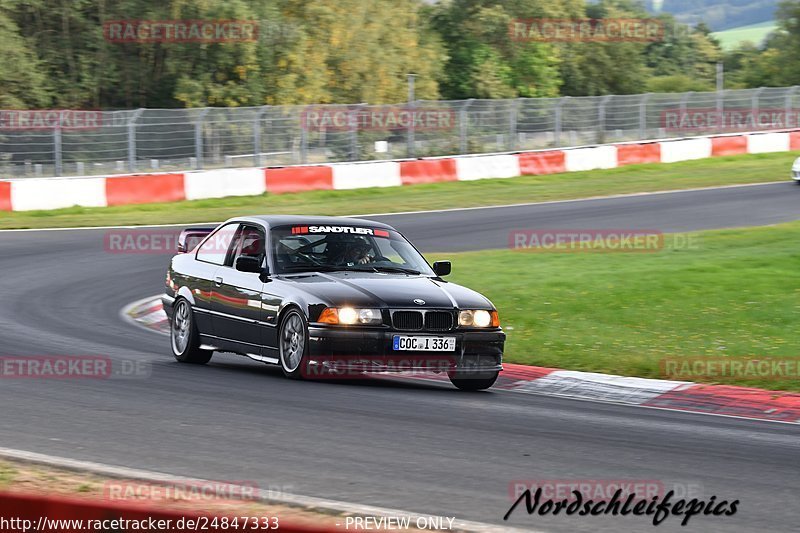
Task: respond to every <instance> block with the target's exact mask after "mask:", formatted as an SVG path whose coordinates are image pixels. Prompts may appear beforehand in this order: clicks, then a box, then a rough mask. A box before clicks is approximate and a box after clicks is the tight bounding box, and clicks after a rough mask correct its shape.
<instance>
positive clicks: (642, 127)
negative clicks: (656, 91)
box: [639, 93, 653, 141]
mask: <svg viewBox="0 0 800 533" xmlns="http://www.w3.org/2000/svg"><path fill="white" fill-rule="evenodd" d="M652 95H653V93H646V94H644V95H643V96H642V100H641V101H640V102H639V140H640V141H643V140H645V139H646V138H647V101H648V100H649V99H650V97H651V96H652Z"/></svg>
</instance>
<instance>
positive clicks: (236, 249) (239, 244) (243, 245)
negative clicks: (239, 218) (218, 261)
mask: <svg viewBox="0 0 800 533" xmlns="http://www.w3.org/2000/svg"><path fill="white" fill-rule="evenodd" d="M231 249H232V250H233V253H232V254H231V256H230V261H229V262H228V263H226V264H227V265H228V266H234V265H235V264H236V260H237V259H238V258H240V257H242V256H248V257H256V258H258V259H259V261H263V260H264V252H265V250H264V231H263V230H261V229H259V228H257V227H255V226H247V225H242V227H241V229H240V230H239V231H238V232H237V233H236V238H235V239H234V241H233V245H232V246H231Z"/></svg>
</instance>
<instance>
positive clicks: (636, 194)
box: [0, 180, 788, 234]
mask: <svg viewBox="0 0 800 533" xmlns="http://www.w3.org/2000/svg"><path fill="white" fill-rule="evenodd" d="M778 183H788V182H787V180H781V181H765V182H761V183H742V184H737V185H718V186H714V187H697V188H693V189H672V190H663V191H652V192H634V193H625V194H612V195H608V196H589V197H586V198H573V199H571V200H570V199H567V200H548V201H545V202H525V203H519V204H502V205H481V206H475V207H451V208H447V209H428V210H422V211H395V212H392V213H364V214H356V215H341V216H344V217H349V218H359V217H389V216H399V215H416V214H426V213H450V212H457V211H476V210H481V209H504V208H509V207H527V206H538V205H551V204H566V203H571V202H590V201H595V200H614V199H618V198H636V197H639V196H656V195H662V194H680V193H687V192H698V191H713V190H723V189H736V188H740V187H758V186H760V185H775V184H778ZM283 214H287V213H283ZM256 216H258V215H256ZM276 216H280V215H276ZM300 216H303V215H300ZM308 216H314V215H308ZM232 218H233V217H232ZM221 223H222V221H220V222H181V223H175V224H145V225H125V226H78V227H74V228H22V229H2V230H0V234H1V233H14V232H24V231H79V230H102V229H134V228H176V227H183V226H186V227H189V226H208V225H219V224H221Z"/></svg>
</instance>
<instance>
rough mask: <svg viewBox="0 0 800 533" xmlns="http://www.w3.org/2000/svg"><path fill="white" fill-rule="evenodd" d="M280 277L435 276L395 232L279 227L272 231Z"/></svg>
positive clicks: (361, 228)
mask: <svg viewBox="0 0 800 533" xmlns="http://www.w3.org/2000/svg"><path fill="white" fill-rule="evenodd" d="M271 237H272V238H271V239H270V240H271V242H272V253H273V257H274V261H275V269H276V272H277V273H279V274H285V273H289V272H308V271H317V272H325V271H340V270H347V271H365V272H387V273H397V274H414V275H416V274H422V275H425V276H434V275H435V274H434V272H433V270H431V267H430V266H429V265H428V263H427V262H426V261H425V258H424V257H422V255H420V253H419V252H417V250H416V249H414V247H413V246H411V244H410V243H409V242H408V241H407V240H405V239H404V238H403V237H402V236H401V235H400V234H399V233H397V232H396V231H394V230H386V229H382V228H369V227H359V226H314V225H309V226H299V225H295V226H279V227H275V228H272V230H271Z"/></svg>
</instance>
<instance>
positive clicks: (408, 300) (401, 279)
mask: <svg viewBox="0 0 800 533" xmlns="http://www.w3.org/2000/svg"><path fill="white" fill-rule="evenodd" d="M287 280H288V279H287ZM291 281H292V283H293V284H294V285H295V287H298V288H301V289H303V290H304V291H305V292H306V293H308V294H309V296H311V299H312V300H316V301H318V302H319V303H322V304H325V305H329V306H345V305H348V306H353V307H389V308H419V309H425V308H453V307H458V308H461V309H470V308H476V309H487V308H493V306H492V303H491V302H490V301H489V300H488V299H487V298H486V297H485V296H483V295H481V294H480V293H478V292H475V291H473V290H472V289H468V288H466V287H462V286H461V285H457V284H455V283H448V282H446V281H443V280H440V279H432V278H428V277H425V276H413V275H402V274H393V273H390V274H383V273H371V272H334V273H316V274H309V275H303V276H292V277H291ZM414 300H422V301H424V304H420V303H415V302H414Z"/></svg>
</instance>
